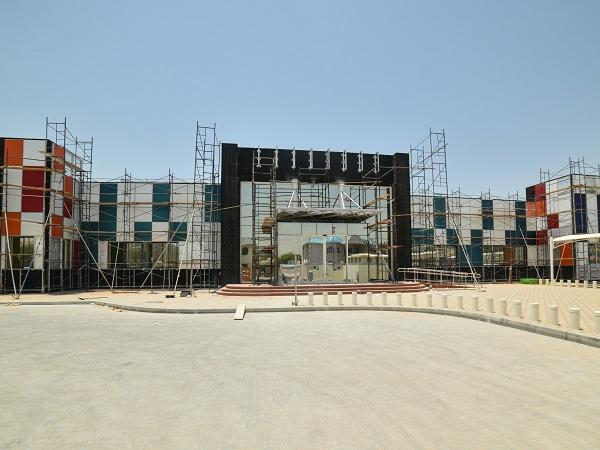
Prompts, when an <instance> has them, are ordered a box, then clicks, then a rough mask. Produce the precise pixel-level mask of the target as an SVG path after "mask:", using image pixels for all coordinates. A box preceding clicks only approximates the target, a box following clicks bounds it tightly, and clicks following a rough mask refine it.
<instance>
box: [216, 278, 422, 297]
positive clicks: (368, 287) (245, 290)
mask: <svg viewBox="0 0 600 450" xmlns="http://www.w3.org/2000/svg"><path fill="white" fill-rule="evenodd" d="M428 290H429V288H428V287H427V286H425V285H424V284H422V283H418V282H414V281H403V282H400V283H362V284H299V285H298V294H299V295H306V294H308V293H309V292H312V293H314V294H322V293H323V292H328V293H330V294H334V293H336V292H342V293H344V294H350V293H352V292H357V293H359V294H364V293H366V292H373V293H377V292H423V291H428ZM294 291H295V287H294V286H293V285H291V286H290V285H285V286H273V285H268V284H264V285H261V284H258V285H255V284H228V285H226V286H223V287H222V288H221V289H219V290H218V291H217V294H219V295H229V296H248V297H254V296H278V295H294Z"/></svg>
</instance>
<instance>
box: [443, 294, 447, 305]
mask: <svg viewBox="0 0 600 450" xmlns="http://www.w3.org/2000/svg"><path fill="white" fill-rule="evenodd" d="M447 307H448V294H442V308H447Z"/></svg>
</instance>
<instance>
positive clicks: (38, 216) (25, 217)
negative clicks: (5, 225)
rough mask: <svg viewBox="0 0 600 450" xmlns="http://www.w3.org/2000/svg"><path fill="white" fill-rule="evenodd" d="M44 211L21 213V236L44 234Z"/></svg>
mask: <svg viewBox="0 0 600 450" xmlns="http://www.w3.org/2000/svg"><path fill="white" fill-rule="evenodd" d="M43 223H44V214H43V213H31V212H25V213H21V236H41V235H43V234H44V233H43V229H44V228H43Z"/></svg>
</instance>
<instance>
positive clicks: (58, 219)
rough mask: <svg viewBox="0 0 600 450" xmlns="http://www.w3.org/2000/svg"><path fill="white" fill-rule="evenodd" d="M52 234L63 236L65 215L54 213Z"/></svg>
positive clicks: (53, 235) (58, 236)
mask: <svg viewBox="0 0 600 450" xmlns="http://www.w3.org/2000/svg"><path fill="white" fill-rule="evenodd" d="M50 236H52V237H57V238H61V237H63V216H55V215H52V228H51V229H50Z"/></svg>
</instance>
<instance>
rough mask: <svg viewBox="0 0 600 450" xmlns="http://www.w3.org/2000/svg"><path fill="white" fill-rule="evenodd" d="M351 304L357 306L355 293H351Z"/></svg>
mask: <svg viewBox="0 0 600 450" xmlns="http://www.w3.org/2000/svg"><path fill="white" fill-rule="evenodd" d="M352 304H353V305H354V306H356V305H358V293H356V292H353V293H352Z"/></svg>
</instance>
